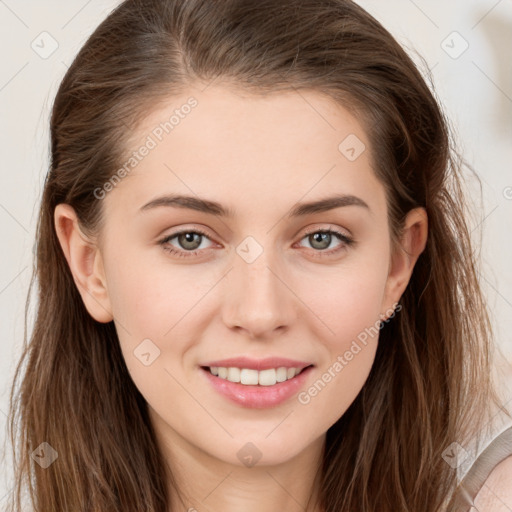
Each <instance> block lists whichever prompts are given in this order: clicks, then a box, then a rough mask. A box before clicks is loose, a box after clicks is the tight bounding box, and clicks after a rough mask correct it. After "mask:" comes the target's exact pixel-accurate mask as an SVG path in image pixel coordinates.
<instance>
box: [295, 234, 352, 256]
mask: <svg viewBox="0 0 512 512" xmlns="http://www.w3.org/2000/svg"><path fill="white" fill-rule="evenodd" d="M304 239H307V241H308V243H309V244H310V245H311V247H312V248H313V249H315V252H316V253H317V254H315V256H317V255H318V256H324V255H331V254H336V253H338V252H339V251H342V250H344V249H346V248H347V247H349V246H351V245H352V244H354V240H353V239H352V238H350V237H349V236H347V235H345V234H344V233H342V232H341V231H337V230H335V229H316V230H311V231H309V232H307V233H306V234H305V236H304V237H303V238H302V240H304ZM336 240H338V241H339V242H341V244H339V245H338V247H337V248H335V249H334V250H327V249H329V247H330V246H331V244H332V242H335V241H336ZM318 253H319V254H318Z"/></svg>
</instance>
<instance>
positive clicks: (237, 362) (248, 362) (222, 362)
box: [201, 357, 313, 370]
mask: <svg viewBox="0 0 512 512" xmlns="http://www.w3.org/2000/svg"><path fill="white" fill-rule="evenodd" d="M312 364H313V363H309V362H306V361H297V360H295V359H288V358H285V357H266V358H264V359H251V358H250V357H231V358H229V359H218V360H216V361H210V362H207V363H204V364H203V365H201V366H210V367H211V366H220V367H223V368H230V367H235V368H247V369H249V370H268V369H269V368H281V367H283V366H284V367H285V368H300V369H301V370H302V369H303V368H306V367H307V366H311V365H312Z"/></svg>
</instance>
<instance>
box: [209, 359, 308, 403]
mask: <svg viewBox="0 0 512 512" xmlns="http://www.w3.org/2000/svg"><path fill="white" fill-rule="evenodd" d="M200 369H201V371H202V372H203V373H204V374H205V375H206V378H207V379H208V380H209V381H210V383H211V384H212V386H213V387H214V389H215V390H216V391H218V392H219V393H221V394H222V395H224V396H225V397H226V398H228V399H229V400H231V401H232V402H235V403H236V404H238V405H242V406H244V407H248V408H252V409H265V408H269V407H275V406H277V405H279V404H282V403H283V402H285V401H286V400H288V399H289V398H290V397H292V396H293V395H294V394H295V393H297V391H298V390H299V389H300V387H301V386H302V385H303V384H304V381H305V380H306V379H307V378H308V375H309V374H310V373H311V371H312V370H313V366H309V367H308V368H306V369H305V370H303V371H302V372H301V373H299V374H298V375H296V376H295V377H293V379H289V380H285V381H284V382H277V383H276V384H274V385H272V386H259V385H258V386H246V385H244V384H240V383H237V382H231V381H229V380H226V379H222V378H220V377H216V376H215V375H213V374H212V373H211V372H210V370H206V369H204V368H200Z"/></svg>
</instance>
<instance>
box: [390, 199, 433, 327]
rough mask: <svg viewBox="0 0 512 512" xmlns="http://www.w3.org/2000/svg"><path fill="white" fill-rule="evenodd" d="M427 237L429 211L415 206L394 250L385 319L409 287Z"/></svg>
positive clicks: (406, 220) (408, 216)
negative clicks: (398, 244)
mask: <svg viewBox="0 0 512 512" xmlns="http://www.w3.org/2000/svg"><path fill="white" fill-rule="evenodd" d="M427 238H428V217H427V212H426V210H425V209H424V208H415V209H414V210H411V211H410V212H409V213H408V214H407V217H406V219H405V224H404V229H403V234H402V238H401V240H400V246H399V247H398V248H396V250H395V251H393V255H392V258H391V262H390V266H389V272H388V279H387V281H386V289H385V293H384V300H383V312H382V314H381V317H382V319H383V320H385V319H386V318H387V317H389V314H390V310H393V305H394V304H396V303H398V301H399V300H400V297H401V296H402V294H403V293H404V291H405V289H406V288H407V285H408V284H409V281H410V279H411V276H412V272H413V270H414V266H415V264H416V262H417V261H418V258H419V256H420V254H421V253H422V252H423V251H424V250H425V247H426V244H427ZM386 312H387V313H386Z"/></svg>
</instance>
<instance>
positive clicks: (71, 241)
mask: <svg viewBox="0 0 512 512" xmlns="http://www.w3.org/2000/svg"><path fill="white" fill-rule="evenodd" d="M54 222H55V230H56V232H57V237H58V239H59V243H60V245H61V247H62V251H63V252H64V256H65V258H66V261H67V262H68V265H69V268H70V271H71V274H72V275H73V280H74V281H75V284H76V286H77V288H78V291H79V293H80V295H81V297H82V300H83V302H84V304H85V307H86V308H87V311H88V312H89V314H90V315H91V316H92V317H93V318H94V319H95V320H96V321H98V322H102V323H107V322H110V321H112V320H113V315H112V308H111V304H110V299H109V295H108V290H107V285H106V279H105V272H104V268H103V260H102V256H101V252H100V250H99V248H98V247H97V246H96V244H95V243H94V241H93V240H91V239H90V238H88V237H87V236H86V235H85V234H84V233H83V232H82V230H81V229H80V226H79V224H78V218H77V216H76V213H75V211H74V209H73V208H72V207H71V206H70V205H68V204H59V205H57V206H56V207H55V212H54Z"/></svg>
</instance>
